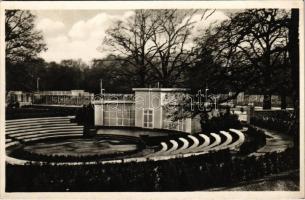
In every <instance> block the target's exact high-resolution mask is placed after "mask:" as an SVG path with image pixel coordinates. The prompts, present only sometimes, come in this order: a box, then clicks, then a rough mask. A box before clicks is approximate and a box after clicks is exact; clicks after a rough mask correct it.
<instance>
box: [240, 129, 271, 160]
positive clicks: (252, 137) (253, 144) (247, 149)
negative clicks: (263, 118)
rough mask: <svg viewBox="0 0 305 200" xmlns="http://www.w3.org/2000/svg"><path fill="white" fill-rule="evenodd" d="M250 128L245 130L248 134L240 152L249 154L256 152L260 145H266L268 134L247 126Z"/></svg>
mask: <svg viewBox="0 0 305 200" xmlns="http://www.w3.org/2000/svg"><path fill="white" fill-rule="evenodd" d="M247 127H248V130H247V131H245V132H244V134H245V136H246V140H245V142H244V143H243V144H242V145H241V146H240V149H239V152H238V153H239V154H241V155H247V154H249V153H252V152H255V151H256V150H257V149H259V148H260V147H263V146H265V145H266V135H265V133H264V131H261V130H258V129H256V128H254V127H252V126H247Z"/></svg>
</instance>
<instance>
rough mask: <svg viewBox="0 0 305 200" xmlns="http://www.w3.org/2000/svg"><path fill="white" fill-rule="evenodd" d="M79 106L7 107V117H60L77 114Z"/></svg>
mask: <svg viewBox="0 0 305 200" xmlns="http://www.w3.org/2000/svg"><path fill="white" fill-rule="evenodd" d="M78 110H79V108H69V107H43V108H41V107H33V106H31V107H22V108H6V109H5V119H6V120H10V119H24V118H36V117H58V116H68V115H75V113H76V112H77V111H78Z"/></svg>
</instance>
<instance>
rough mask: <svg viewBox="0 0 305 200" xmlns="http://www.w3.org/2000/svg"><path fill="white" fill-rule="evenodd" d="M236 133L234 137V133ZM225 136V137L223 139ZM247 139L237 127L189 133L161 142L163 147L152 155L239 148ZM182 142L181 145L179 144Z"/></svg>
mask: <svg viewBox="0 0 305 200" xmlns="http://www.w3.org/2000/svg"><path fill="white" fill-rule="evenodd" d="M234 134H235V137H234V138H237V139H233V137H232V135H234ZM222 138H225V139H222ZM244 141H245V136H244V134H243V133H242V132H241V131H239V130H236V129H230V130H229V132H227V131H220V132H219V133H217V134H216V133H210V134H209V135H207V134H202V133H201V134H198V135H188V136H187V137H180V138H178V139H177V140H173V139H171V140H169V141H163V142H161V144H160V146H161V149H160V150H159V151H156V152H155V153H154V154H152V156H162V155H163V156H168V155H177V154H187V153H200V152H208V151H217V150H221V149H230V150H237V149H238V148H239V146H240V145H241V144H242V143H243V142H244ZM179 144H180V145H179Z"/></svg>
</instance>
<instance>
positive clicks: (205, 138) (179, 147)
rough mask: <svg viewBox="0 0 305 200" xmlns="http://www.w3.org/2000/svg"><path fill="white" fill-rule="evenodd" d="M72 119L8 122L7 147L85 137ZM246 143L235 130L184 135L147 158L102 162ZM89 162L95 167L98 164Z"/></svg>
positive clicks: (170, 155) (155, 157)
mask: <svg viewBox="0 0 305 200" xmlns="http://www.w3.org/2000/svg"><path fill="white" fill-rule="evenodd" d="M73 118H74V116H66V117H45V118H29V119H17V120H7V121H6V126H5V129H6V139H5V145H6V148H7V149H9V148H10V147H11V146H15V145H18V144H24V143H27V142H33V141H39V140H45V139H51V138H65V137H79V136H82V135H83V126H81V125H78V124H76V123H73V122H71V120H72V119H73ZM232 135H235V137H232ZM244 140H245V136H244V134H243V133H242V132H241V131H239V130H236V129H230V130H229V131H220V132H219V133H210V134H204V133H200V134H197V135H189V134H186V135H185V136H179V137H176V138H171V139H168V140H163V141H160V144H159V147H158V148H157V150H156V151H155V152H153V153H151V154H148V155H145V156H144V157H133V158H125V159H124V160H122V159H119V160H107V161H103V162H105V163H120V162H134V161H136V162H142V161H146V160H163V159H171V158H176V157H181V156H182V157H187V156H191V155H198V154H204V153H208V152H210V151H218V150H222V149H230V150H238V148H239V146H240V145H241V144H242V143H243V142H244ZM7 162H9V163H13V164H25V163H26V162H31V161H28V160H20V159H17V158H13V157H10V156H7ZM86 163H87V164H94V163H95V162H86ZM56 164H59V163H56ZM65 164H67V163H65ZM70 164H73V165H75V164H84V162H73V163H70Z"/></svg>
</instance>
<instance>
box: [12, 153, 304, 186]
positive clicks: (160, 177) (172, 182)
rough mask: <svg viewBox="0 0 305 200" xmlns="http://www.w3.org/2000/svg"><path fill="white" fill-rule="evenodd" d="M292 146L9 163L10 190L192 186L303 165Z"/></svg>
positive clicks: (226, 182)
mask: <svg viewBox="0 0 305 200" xmlns="http://www.w3.org/2000/svg"><path fill="white" fill-rule="evenodd" d="M296 155H298V154H296V153H295V152H294V151H293V150H291V149H287V150H286V151H284V152H281V153H269V154H265V155H262V156H259V157H253V156H252V157H233V156H232V155H231V154H230V152H229V151H219V152H215V153H210V154H205V155H200V156H192V157H188V158H176V159H170V160H162V161H147V162H139V163H136V162H130V163H120V164H102V163H96V165H78V166H68V165H55V166H51V165H33V164H28V165H25V166H18V165H10V164H6V191H7V192H55V191H56V192H62V191H68V192H71V191H73V192H77V191H78V192H94V191H112V192H115V191H192V190H204V189H207V188H211V187H224V186H230V185H234V184H235V183H238V182H241V181H250V180H253V179H256V178H262V177H264V176H266V175H269V174H275V173H279V172H283V171H287V170H294V169H298V166H299V164H298V163H299V161H298V156H296Z"/></svg>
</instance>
